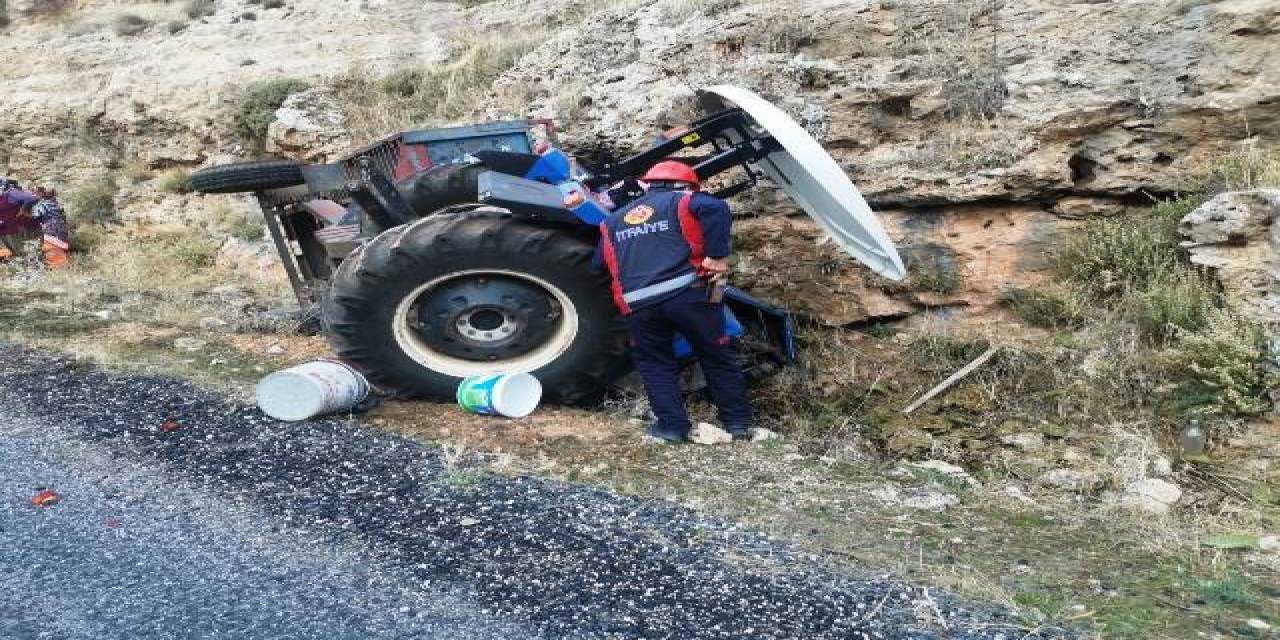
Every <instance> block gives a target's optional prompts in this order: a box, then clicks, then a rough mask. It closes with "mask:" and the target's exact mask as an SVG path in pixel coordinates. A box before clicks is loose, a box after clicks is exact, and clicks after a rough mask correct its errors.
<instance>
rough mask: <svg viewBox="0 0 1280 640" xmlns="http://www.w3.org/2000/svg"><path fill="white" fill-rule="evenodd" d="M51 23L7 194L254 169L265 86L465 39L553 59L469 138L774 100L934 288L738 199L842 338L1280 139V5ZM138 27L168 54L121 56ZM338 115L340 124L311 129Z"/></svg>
mask: <svg viewBox="0 0 1280 640" xmlns="http://www.w3.org/2000/svg"><path fill="white" fill-rule="evenodd" d="M52 4H59V3H48V2H37V1H36V0H16V1H15V0H9V9H8V11H9V14H10V17H11V19H12V20H13V24H12V25H11V26H10V27H9V29H8V33H7V35H6V37H5V38H3V39H2V40H0V80H3V82H4V85H5V88H6V91H5V92H4V94H3V95H0V103H2V104H3V105H4V112H5V114H6V117H5V118H4V120H3V121H2V122H0V135H3V137H4V139H6V140H9V141H12V144H11V145H10V146H9V147H8V148H7V149H5V150H4V151H3V152H0V169H7V170H8V171H9V172H11V173H14V174H17V175H18V176H19V177H23V178H26V179H42V180H43V179H54V180H58V181H61V182H63V183H64V184H66V183H69V182H70V183H73V182H75V181H77V180H84V179H87V178H89V177H92V176H93V175H94V174H97V173H100V172H102V171H105V170H109V169H110V168H111V167H112V166H116V167H118V166H121V165H123V164H125V163H127V162H130V161H131V160H136V161H140V162H142V163H145V164H146V165H147V166H149V167H151V168H159V167H164V166H171V165H180V166H197V165H200V164H202V163H209V162H215V161H227V160H230V159H233V158H235V157H237V156H241V155H244V154H245V151H244V149H243V148H241V146H240V143H239V142H238V141H237V140H236V138H235V137H234V136H233V135H232V134H231V132H230V128H229V125H228V123H229V114H230V112H231V111H232V109H233V107H234V103H235V101H236V99H237V97H238V95H239V94H240V91H241V90H242V88H243V87H244V86H245V85H246V84H248V83H250V82H253V81H256V80H261V79H268V78H274V77H283V76H290V77H302V78H307V79H310V80H312V81H318V82H319V83H321V84H323V81H324V79H325V78H330V77H332V76H334V75H336V74H340V73H343V72H345V71H347V70H349V69H352V68H358V69H361V70H362V71H364V72H372V73H373V74H377V73H381V72H385V71H391V70H393V69H396V68H400V67H403V66H406V65H415V64H422V63H429V62H432V61H439V60H440V59H441V58H442V57H444V56H446V55H448V51H449V50H448V48H447V45H448V42H449V41H450V39H451V38H452V37H454V36H455V35H456V34H458V33H462V32H481V33H489V34H502V33H516V32H519V33H525V34H527V33H529V32H531V31H534V30H539V31H541V30H545V34H546V39H545V42H544V43H543V44H541V46H538V47H537V48H535V49H534V50H533V51H532V52H531V53H529V54H527V55H524V56H523V57H521V58H520V59H519V60H517V61H516V63H515V64H514V66H513V67H512V68H510V69H508V70H506V71H505V72H504V73H502V74H501V75H500V77H499V78H498V79H497V81H496V83H495V84H494V87H493V90H492V91H489V92H485V94H484V95H485V96H486V97H484V98H483V99H481V100H479V101H476V102H475V103H474V104H471V103H469V104H466V105H462V106H461V107H460V108H459V109H458V110H457V111H458V112H461V113H464V114H465V115H463V116H462V117H463V118H464V119H475V118H483V117H506V116H525V115H544V116H553V117H556V118H559V119H560V120H562V121H563V122H564V125H565V130H566V134H565V135H566V142H567V143H568V145H569V146H570V147H571V148H572V149H573V150H575V151H577V152H579V153H581V154H583V155H584V156H585V157H589V158H599V157H601V156H605V155H609V154H623V153H627V152H630V151H633V150H635V149H637V148H640V147H642V146H643V145H644V144H646V142H647V141H648V140H649V139H651V138H652V136H653V134H654V133H655V132H656V131H658V130H661V129H663V128H665V127H667V126H670V125H673V124H678V123H680V122H682V121H685V120H687V119H688V118H689V117H691V116H692V115H694V108H693V105H694V100H693V98H694V93H693V91H694V89H695V88H697V87H700V86H705V85H710V84H718V83H730V84H736V85H742V86H747V87H750V88H752V89H755V90H756V91H758V92H760V93H762V94H764V95H766V96H768V97H770V98H771V99H773V100H775V101H776V102H777V103H779V104H780V105H782V106H783V107H784V108H786V109H787V110H788V111H790V112H791V113H792V114H793V115H795V116H796V117H797V118H798V119H799V120H800V121H801V122H802V123H803V124H804V125H805V126H806V127H808V128H809V129H810V130H811V131H813V132H814V133H815V134H816V135H818V136H819V137H820V139H822V141H823V142H824V143H825V144H826V146H827V147H828V148H829V149H831V150H832V152H833V154H834V155H835V156H836V157H837V159H838V160H839V161H840V162H841V163H842V164H844V165H845V167H846V168H847V170H848V171H849V173H850V174H851V175H853V176H854V178H855V181H856V182H857V183H858V185H859V187H860V188H862V189H863V191H864V193H865V194H866V195H867V196H868V199H869V200H870V201H871V202H872V203H873V205H874V206H876V207H878V208H879V209H881V210H883V211H884V212H885V217H886V220H887V222H888V224H889V226H890V227H891V229H892V233H893V235H894V237H895V239H896V240H898V241H899V242H900V243H901V245H902V247H903V250H904V253H905V254H906V256H907V258H908V260H909V262H910V263H911V264H910V267H911V269H912V271H913V273H914V274H915V275H914V276H913V279H912V281H910V282H909V283H908V284H907V285H906V286H896V285H895V286H890V285H889V284H888V283H884V282H879V281H876V280H874V279H872V278H870V277H869V276H867V275H866V273H865V271H864V270H862V269H860V268H858V267H857V266H856V265H854V264H852V262H851V261H850V260H848V259H846V258H844V257H843V256H841V255H839V254H838V253H837V252H836V251H834V250H833V249H832V248H831V247H829V246H826V245H824V244H822V243H821V238H820V234H818V232H817V231H816V229H814V228H813V227H812V226H811V225H809V224H807V223H806V221H805V220H804V219H802V218H783V217H776V216H777V215H779V214H788V213H794V212H795V211H794V208H793V207H792V206H791V205H790V204H789V203H787V202H786V201H785V200H783V199H780V198H779V197H778V196H777V194H776V193H771V192H770V191H769V190H768V189H762V190H759V191H758V192H756V193H754V194H751V196H749V197H746V198H743V199H742V201H740V202H739V203H738V209H739V211H741V212H742V213H744V214H747V215H751V216H753V219H751V220H749V221H744V222H743V223H742V224H741V226H740V229H741V233H740V236H741V245H742V247H743V249H744V251H743V265H742V269H741V271H742V275H741V276H740V281H742V283H743V284H745V285H748V286H751V287H753V288H754V289H756V290H759V291H761V292H763V293H764V294H765V295H766V297H770V298H773V299H775V300H778V301H780V302H786V303H789V304H794V305H797V306H798V307H799V308H800V309H801V310H807V311H810V312H812V313H813V314H814V315H816V316H818V317H820V318H822V319H823V320H825V321H827V322H829V323H831V324H845V323H850V322H857V321H861V320H866V319H869V318H877V317H897V316H904V315H907V314H910V313H913V312H916V311H919V310H922V309H931V308H940V307H941V308H945V307H957V306H958V307H968V308H969V309H973V310H982V309H986V308H988V307H990V306H991V304H992V303H993V302H994V301H995V299H996V298H997V297H998V295H999V294H1000V292H1001V291H1003V290H1005V289H1006V288H1008V287H1010V286H1015V285H1020V284H1026V283H1028V282H1033V281H1035V280H1036V279H1037V278H1038V277H1040V276H1039V274H1041V273H1042V272H1043V271H1044V270H1045V267H1046V265H1045V261H1044V257H1043V253H1044V250H1045V249H1047V248H1051V247H1052V246H1053V244H1054V242H1055V238H1056V237H1057V235H1058V234H1060V233H1063V232H1064V231H1067V230H1069V229H1070V228H1071V227H1072V226H1073V225H1074V224H1076V222H1075V221H1076V220H1078V219H1080V218H1082V217H1087V216H1091V215H1099V214H1108V213H1112V212H1115V211H1116V210H1118V209H1119V208H1121V207H1123V206H1125V205H1127V204H1132V203H1141V202H1145V201H1149V196H1159V195H1161V194H1165V193H1170V192H1174V191H1178V190H1180V189H1184V188H1187V187H1188V186H1190V185H1191V184H1192V183H1193V182H1194V181H1195V180H1196V179H1197V176H1198V175H1199V174H1200V173H1201V168H1202V167H1203V166H1204V165H1206V164H1207V163H1208V162H1210V161H1211V160H1212V159H1213V158H1214V157H1215V156H1218V155H1220V154H1222V153H1224V152H1226V151H1227V150H1229V149H1230V148H1231V146H1232V145H1233V144H1235V143H1237V142H1238V141H1240V140H1243V139H1245V138H1248V137H1254V138H1258V139H1262V140H1263V141H1268V140H1276V139H1277V138H1280V57H1277V56H1276V55H1275V51H1274V49H1275V46H1274V42H1275V41H1276V39H1277V34H1278V33H1280V5H1277V4H1276V3H1275V2H1272V1H1269V0H1224V1H1220V2H1202V1H1194V0H1177V1H1172V0H1171V1H1151V2H1145V1H1144V2H1136V1H1117V2H1105V1H1103V2H1098V1H1091V2H1071V1H1068V0H1030V1H1026V2H997V1H993V0H962V1H959V2H934V1H929V0H925V1H912V2H902V1H892V2H891V1H889V0H852V1H846V0H814V1H808V2H750V1H746V0H657V1H655V2H648V3H640V2H630V1H626V0H617V1H614V2H608V3H596V2H581V1H579V0H493V1H491V2H483V3H478V4H477V6H475V7H473V8H466V9H464V8H462V7H461V5H459V4H455V3H448V2H427V3H421V2H409V1H407V0H381V1H373V0H367V1H365V2H360V3H357V2H353V1H337V2H312V1H301V0H296V1H295V2H294V3H292V4H289V5H286V6H283V7H280V8H273V9H264V8H263V6H265V5H259V4H257V3H255V4H253V5H250V4H248V3H242V2H239V1H237V0H222V1H219V2H217V3H215V4H214V8H213V12H212V14H211V15H205V16H200V17H197V18H194V19H193V18H188V17H186V13H183V12H182V9H183V8H182V7H176V6H171V5H158V4H143V3H126V2H109V1H106V0H85V1H82V2H78V3H71V2H69V3H66V6H64V7H62V8H61V9H58V10H57V11H56V12H54V13H56V14H57V15H50V11H49V7H50V6H51V5H52ZM468 4H476V3H468ZM123 13H134V14H138V15H141V16H144V17H146V18H147V19H148V20H150V21H151V22H152V26H150V27H148V28H145V29H144V30H143V31H142V32H141V33H139V34H137V35H132V36H125V35H120V30H119V29H118V28H117V27H116V24H117V21H118V20H119V18H118V16H119V15H121V14H123ZM250 15H252V19H251V18H250ZM169 21H173V22H175V23H181V24H175V25H174V26H169V24H170V22H169ZM170 31H172V33H171V32H170ZM317 104H319V105H321V107H320V108H319V109H318V111H319V112H320V113H324V114H330V116H325V117H330V120H329V121H328V122H325V121H324V119H325V117H321V118H320V119H319V123H318V124H317V120H316V118H314V117H312V116H311V115H308V114H313V113H315V112H317V109H316V108H314V107H315V105H317ZM341 108H342V105H341V104H334V102H333V97H332V96H331V95H328V94H326V93H325V92H323V91H321V92H319V93H316V92H312V93H310V94H308V95H307V96H301V97H298V98H296V99H294V100H293V101H291V103H289V104H286V105H285V109H284V110H282V111H281V112H280V114H279V116H280V117H279V120H278V122H277V123H276V124H275V125H274V126H273V129H272V131H273V140H274V142H275V148H276V149H279V150H280V151H282V152H287V153H290V154H292V155H295V156H297V157H303V158H309V159H316V158H322V157H328V156H331V155H332V154H333V153H334V152H335V150H336V149H338V148H341V147H342V146H344V144H347V143H352V142H362V141H355V140H345V139H344V131H345V127H344V123H342V122H341V117H342V113H341ZM332 114H337V115H336V116H332ZM331 116H332V117H331ZM333 117H336V118H337V120H334V119H332V118H333ZM67 186H68V188H71V187H72V185H67ZM126 196H128V197H126ZM152 196H153V194H151V193H149V192H148V189H147V185H146V184H143V185H140V186H138V187H137V188H135V189H133V190H132V192H131V195H130V194H125V195H122V197H121V198H120V200H121V202H120V204H121V205H122V206H123V207H124V209H125V211H126V213H128V214H129V215H131V216H144V217H145V216H155V215H157V214H161V215H198V214H197V213H192V212H193V211H196V212H198V210H199V208H200V207H201V206H202V205H201V203H200V201H199V199H188V200H175V199H174V198H156V197H152ZM831 293H836V294H848V295H837V296H831V295H830V294H831ZM832 299H836V300H838V301H839V302H838V303H835V304H830V303H828V302H825V301H829V300H832ZM819 300H822V301H824V302H821V303H819V302H816V301H819Z"/></svg>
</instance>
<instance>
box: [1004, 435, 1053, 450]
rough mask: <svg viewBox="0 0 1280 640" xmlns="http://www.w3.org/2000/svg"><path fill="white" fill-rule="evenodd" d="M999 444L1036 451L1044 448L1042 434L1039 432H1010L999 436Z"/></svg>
mask: <svg viewBox="0 0 1280 640" xmlns="http://www.w3.org/2000/svg"><path fill="white" fill-rule="evenodd" d="M1000 444H1003V445H1005V446H1007V447H1013V448H1014V449H1018V450H1019V451H1038V450H1040V449H1043V448H1044V436H1042V435H1040V434H1039V433H1012V434H1009V435H1007V436H1000Z"/></svg>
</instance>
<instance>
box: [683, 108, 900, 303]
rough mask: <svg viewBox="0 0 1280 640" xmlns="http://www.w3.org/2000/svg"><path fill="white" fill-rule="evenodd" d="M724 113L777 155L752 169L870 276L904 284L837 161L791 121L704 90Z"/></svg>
mask: <svg viewBox="0 0 1280 640" xmlns="http://www.w3.org/2000/svg"><path fill="white" fill-rule="evenodd" d="M706 92H707V93H709V94H714V95H715V96H718V97H719V98H720V100H721V101H723V103H724V106H726V107H730V106H732V107H737V108H739V109H741V110H742V111H744V112H746V114H747V115H748V116H750V117H751V120H753V121H754V122H753V124H754V125H755V126H757V127H759V129H760V130H761V131H762V133H764V134H767V135H768V136H771V137H772V138H773V139H774V140H776V141H777V143H778V146H779V147H780V150H778V151H774V152H772V153H769V154H768V155H766V156H765V157H764V158H762V159H760V160H758V161H756V162H754V163H752V167H753V168H754V169H757V170H759V171H760V172H762V173H763V174H764V175H766V176H768V177H769V178H770V179H771V180H773V182H774V183H776V184H777V185H778V186H779V187H781V188H782V190H783V191H785V192H786V193H787V195H788V196H790V197H791V199H792V200H794V201H795V203H796V204H797V205H799V206H800V208H802V209H804V210H805V212H806V213H808V214H809V217H811V218H813V219H814V221H816V222H817V223H818V225H819V226H821V227H822V229H823V230H824V231H826V232H827V235H829V236H830V237H831V238H832V239H833V240H835V241H836V243H837V244H839V245H840V247H841V248H842V249H844V250H845V252H847V253H848V254H849V255H851V256H853V257H854V258H856V259H857V260H859V261H861V262H862V263H863V264H865V265H867V267H869V268H870V269H871V270H872V271H874V272H876V273H878V274H880V275H881V276H884V277H886V278H889V279H890V280H902V279H904V278H906V275H907V271H906V268H905V267H903V265H902V258H901V257H899V256H898V250H897V248H896V247H894V245H893V241H892V240H890V239H889V234H887V233H885V230H884V227H883V226H882V225H881V224H880V220H879V219H878V218H877V217H876V215H875V214H874V213H873V212H872V211H871V207H869V206H867V202H866V200H864V199H863V198H862V194H861V193H859V192H858V189H857V187H855V186H853V182H852V181H851V180H850V179H849V176H847V175H846V174H845V172H844V170H843V169H841V168H840V165H839V164H837V163H836V161H835V159H833V158H832V157H831V155H830V154H828V153H827V151H826V150H825V149H823V148H822V145H821V144H819V143H818V141H817V140H815V139H814V138H813V136H811V135H809V132H808V131H805V129H804V127H801V126H800V125H799V124H798V123H796V121H795V120H793V119H792V118H791V116H789V115H787V114H786V113H785V112H784V111H782V110H781V109H779V108H777V107H775V106H773V105H772V104H770V103H769V102H768V101H766V100H765V99H764V98H761V97H760V96H758V95H756V94H755V93H753V92H751V91H748V90H746V89H742V88H739V87H732V86H727V85H721V86H716V87H711V88H709V89H707V90H706Z"/></svg>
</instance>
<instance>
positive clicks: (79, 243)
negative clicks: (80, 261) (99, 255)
mask: <svg viewBox="0 0 1280 640" xmlns="http://www.w3.org/2000/svg"><path fill="white" fill-rule="evenodd" d="M108 235H109V234H108V232H107V229H106V228H105V227H103V226H102V225H99V224H89V223H85V222H82V221H80V220H72V221H71V245H72V246H73V247H74V248H75V250H76V251H78V252H80V253H93V250H94V249H96V248H98V247H100V246H102V244H103V243H104V242H106V240H107V236H108Z"/></svg>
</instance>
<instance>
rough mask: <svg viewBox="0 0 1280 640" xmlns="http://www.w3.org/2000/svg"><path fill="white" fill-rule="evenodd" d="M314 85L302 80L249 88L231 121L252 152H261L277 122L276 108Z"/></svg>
mask: <svg viewBox="0 0 1280 640" xmlns="http://www.w3.org/2000/svg"><path fill="white" fill-rule="evenodd" d="M309 86H311V85H309V84H307V83H306V82H305V81H303V80H297V79H294V78H280V79H276V80H264V81H262V82H258V83H255V84H253V85H250V86H249V88H248V89H247V90H246V91H245V93H244V96H243V97H242V98H241V99H240V107H239V109H238V110H237V111H236V114H235V116H234V118H233V121H232V126H233V128H234V130H235V133H236V136H238V137H239V138H240V139H241V140H242V141H244V143H245V144H247V145H248V146H249V148H250V149H252V150H254V151H257V152H261V151H262V149H263V147H264V146H265V144H266V140H267V128H268V127H269V126H271V122H272V121H273V120H275V117H276V109H279V108H280V105H282V104H284V101H285V99H286V98H288V97H289V96H290V95H291V94H294V93H297V92H299V91H303V90H305V89H306V88H307V87H309Z"/></svg>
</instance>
